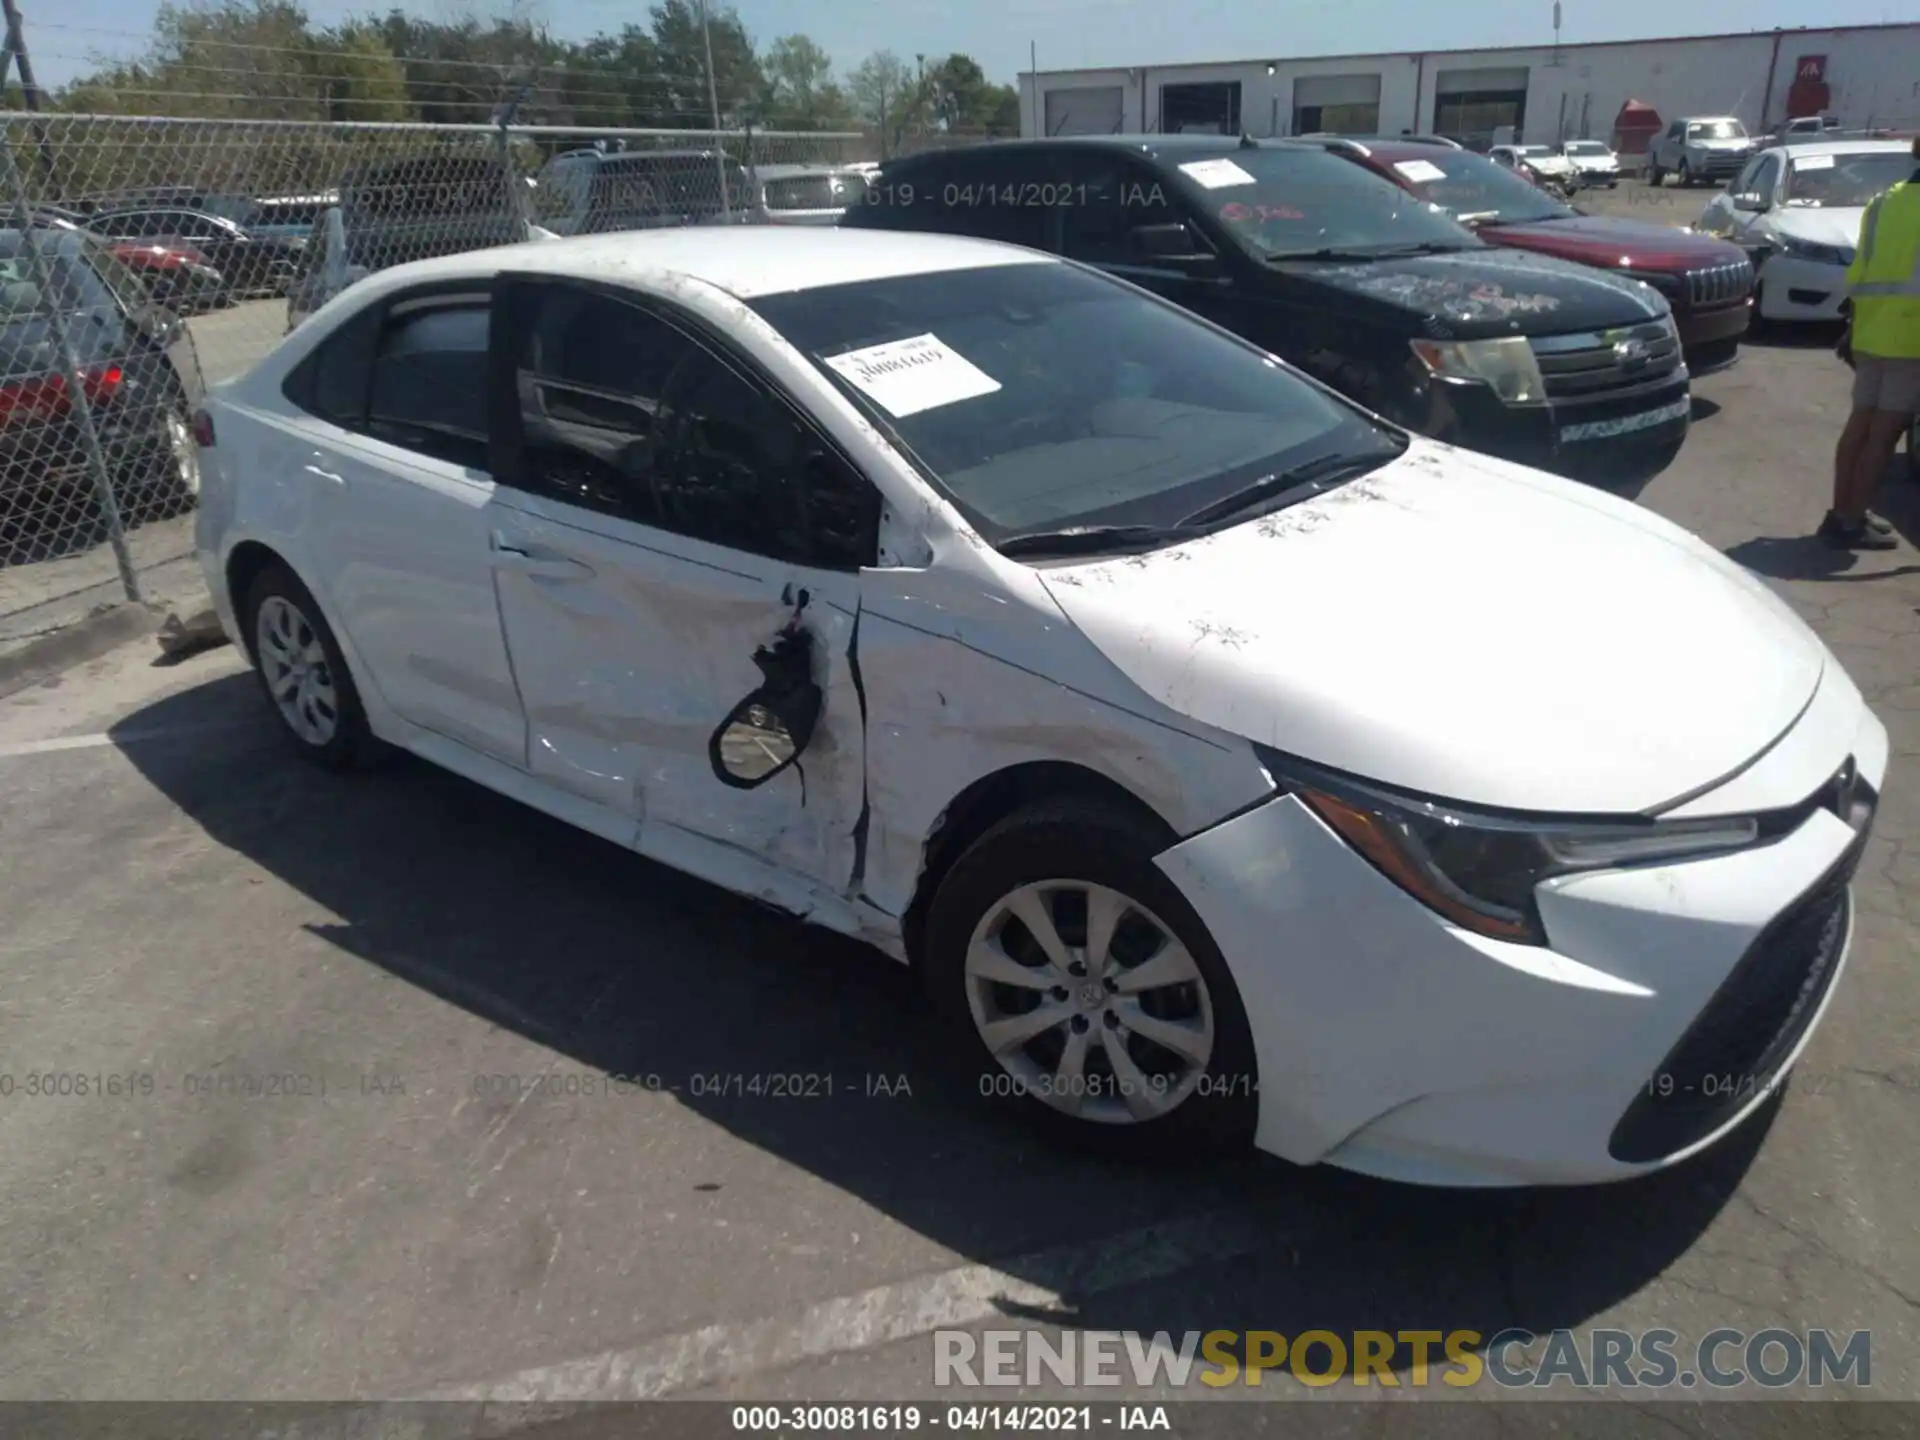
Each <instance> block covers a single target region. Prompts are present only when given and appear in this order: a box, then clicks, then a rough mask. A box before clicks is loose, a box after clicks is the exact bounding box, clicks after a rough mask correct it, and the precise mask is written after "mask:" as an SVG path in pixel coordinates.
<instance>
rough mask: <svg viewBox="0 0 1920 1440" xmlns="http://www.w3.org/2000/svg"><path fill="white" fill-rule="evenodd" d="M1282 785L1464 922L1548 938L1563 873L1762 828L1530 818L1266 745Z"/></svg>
mask: <svg viewBox="0 0 1920 1440" xmlns="http://www.w3.org/2000/svg"><path fill="white" fill-rule="evenodd" d="M1261 759H1262V760H1263V761H1264V762H1265V764H1266V766H1267V769H1268V771H1269V773H1271V774H1272V775H1273V777H1274V780H1275V781H1276V783H1278V784H1279V785H1280V786H1281V787H1282V788H1283V789H1286V790H1288V791H1290V793H1292V794H1293V795H1294V797H1295V798H1297V799H1298V800H1299V801H1300V802H1301V803H1302V804H1304V805H1305V806H1306V807H1307V808H1308V809H1310V810H1311V811H1313V813H1314V814H1315V815H1317V816H1319V817H1320V819H1321V820H1323V821H1325V822H1326V825H1327V827H1328V828H1329V829H1330V830H1332V831H1333V832H1334V834H1336V835H1338V836H1339V837H1340V838H1341V839H1342V840H1344V841H1346V843H1347V844H1348V845H1350V846H1352V847H1353V848H1354V849H1355V850H1357V851H1358V852H1359V853H1360V854H1361V855H1362V856H1363V857H1364V858H1366V859H1367V860H1368V861H1370V862H1371V863H1372V864H1373V866H1374V868H1375V869H1377V870H1379V871H1380V872H1381V873H1382V874H1383V875H1385V876H1386V877H1387V878H1388V879H1389V880H1391V881H1393V882H1394V883H1395V884H1396V885H1398V886H1399V887H1400V888H1401V889H1403V890H1405V891H1406V892H1407V893H1408V894H1409V895H1411V896H1413V898H1414V899H1416V900H1418V901H1420V902H1421V903H1422V904H1423V905H1425V906H1427V907H1428V908H1429V909H1430V910H1433V911H1434V912H1436V913H1437V914H1439V915H1440V916H1441V917H1442V918H1443V919H1445V920H1448V921H1450V922H1452V923H1453V924H1455V925H1458V926H1459V927H1460V928H1461V929H1463V930H1471V931H1473V932H1474V933H1475V934H1479V935H1486V936H1490V937H1492V938H1493V939H1496V940H1509V941H1513V942H1516V943H1518V944H1522V945H1544V944H1546V943H1547V937H1546V933H1545V931H1544V930H1543V929H1542V928H1541V924H1540V917H1539V912H1538V910H1537V908H1536V906H1535V904H1534V891H1535V889H1536V888H1537V887H1538V886H1539V885H1540V884H1541V883H1542V882H1544V881H1547V880H1551V879H1553V878H1554V877H1555V876H1559V875H1573V874H1579V873H1580V872H1582V871H1589V870H1611V869H1615V868H1617V867H1619V866H1623V865H1644V864H1650V863H1653V862H1657V861H1669V860H1681V859H1692V858H1697V857H1700V856H1706V855H1716V854H1725V853H1726V852H1728V851H1730V850H1739V849H1742V848H1744V847H1746V846H1748V845H1752V844H1754V843H1755V842H1756V841H1758V840H1759V839H1760V838H1761V825H1760V821H1759V819H1758V818H1756V817H1754V816H1750V815H1740V816H1731V817H1727V818H1724V819H1710V820H1654V819H1648V820H1619V821H1577V820H1576V821H1560V820H1530V819H1525V818H1520V817H1514V816H1506V815H1487V814H1476V813H1474V812H1473V811H1470V810H1466V809H1463V808H1461V807H1458V806H1453V805H1446V804H1442V803H1439V802H1436V801H1431V800H1423V799H1420V798H1418V797H1416V796H1407V795H1397V794H1395V793H1393V792H1391V791H1388V790H1384V789H1380V788H1377V787H1375V786H1372V785H1367V784H1363V783H1360V782H1356V781H1352V780H1349V779H1346V778H1344V777H1336V776H1332V775H1329V774H1327V773H1325V772H1321V771H1318V770H1317V769H1316V768H1314V767H1303V766H1302V765H1301V764H1299V763H1298V762H1295V761H1291V760H1288V759H1285V758H1284V757H1281V756H1278V755H1274V754H1272V753H1271V752H1267V751H1265V750H1262V751H1261Z"/></svg>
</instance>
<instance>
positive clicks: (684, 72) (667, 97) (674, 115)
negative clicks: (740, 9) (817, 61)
mask: <svg viewBox="0 0 1920 1440" xmlns="http://www.w3.org/2000/svg"><path fill="white" fill-rule="evenodd" d="M652 15H653V45H654V52H655V69H656V71H657V72H658V81H659V89H658V103H657V104H656V105H655V106H654V107H653V118H652V120H651V122H650V123H652V124H655V125H662V126H675V127H680V128H684V129H690V130H704V129H707V128H708V127H710V126H711V125H712V124H713V120H712V115H713V108H712V107H713V99H715V98H717V99H718V102H719V107H720V123H721V124H722V125H729V124H732V123H734V122H737V121H738V120H740V119H741V118H742V117H743V116H746V115H748V114H750V113H751V112H752V110H753V109H754V108H755V107H756V106H757V105H758V103H759V101H760V99H761V97H762V96H763V95H764V94H765V93H766V78H765V77H764V76H763V75H762V74H761V72H760V57H759V55H758V54H757V53H756V52H755V50H754V48H753V37H752V36H750V35H749V34H748V33H747V29H746V27H745V26H744V25H742V24H741V23H740V17H739V15H738V14H737V13H735V12H734V11H733V10H731V9H724V10H716V9H713V8H711V7H709V8H708V11H707V31H708V34H709V35H711V37H712V41H713V88H712V92H711V93H710V92H709V90H708V85H707V46H706V37H704V36H703V35H702V34H701V29H700V14H699V11H698V10H696V9H695V8H694V6H692V5H691V4H689V3H688V0H665V3H664V4H661V5H656V6H654V8H653V11H652Z"/></svg>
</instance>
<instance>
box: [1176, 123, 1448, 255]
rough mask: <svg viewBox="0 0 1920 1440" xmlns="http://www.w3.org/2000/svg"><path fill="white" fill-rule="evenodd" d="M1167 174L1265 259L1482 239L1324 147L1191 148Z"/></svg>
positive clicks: (1436, 245) (1387, 250) (1388, 250)
mask: <svg viewBox="0 0 1920 1440" xmlns="http://www.w3.org/2000/svg"><path fill="white" fill-rule="evenodd" d="M1172 173H1173V175H1174V176H1175V177H1177V183H1178V184H1179V185H1180V186H1181V187H1182V188H1183V189H1184V190H1185V192H1186V195H1187V197H1188V198H1189V199H1190V200H1192V201H1193V202H1194V203H1195V204H1197V205H1199V206H1201V207H1202V208H1204V209H1205V210H1206V212H1207V213H1208V214H1210V215H1213V216H1215V217H1216V218H1218V220H1219V221H1220V223H1221V225H1223V226H1224V227H1225V228H1226V230H1227V232H1228V233H1229V234H1230V235H1231V236H1232V237H1233V238H1234V240H1235V241H1236V242H1238V243H1239V244H1240V245H1242V246H1244V247H1245V248H1246V249H1247V250H1249V251H1251V252H1252V253H1253V254H1255V255H1258V256H1262V257H1264V258H1267V259H1283V258H1286V257H1289V256H1305V255H1313V254H1315V253H1317V252H1320V251H1336V252H1340V253H1342V254H1345V253H1349V252H1363V253H1379V254H1386V253H1391V252H1393V251H1395V250H1406V249H1434V250H1465V249H1470V248H1473V247H1475V246H1477V245H1479V244H1480V242H1479V241H1478V240H1476V239H1475V238H1474V237H1473V235H1472V234H1471V233H1470V232H1469V231H1466V230H1463V229H1461V228H1460V227H1459V226H1458V225H1456V224H1455V223H1454V222H1453V221H1452V220H1449V219H1448V218H1447V217H1446V216H1445V215H1444V214H1442V213H1441V212H1440V211H1438V210H1436V209H1434V208H1432V207H1431V206H1429V205H1427V204H1425V203H1423V202H1422V201H1420V200H1419V199H1417V198H1416V197H1414V196H1412V195H1409V194H1408V193H1407V192H1406V191H1405V190H1402V189H1401V188H1400V187H1399V186H1398V185H1395V184H1392V183H1391V182H1390V181H1388V180H1386V179H1384V178H1382V177H1381V176H1379V175H1375V174H1373V173H1371V172H1370V171H1368V170H1366V169H1363V168H1362V167H1361V166H1358V165H1355V164H1352V163H1350V162H1349V161H1347V160H1345V159H1342V158H1341V157H1340V156H1338V155H1335V154H1332V153H1330V152H1328V151H1325V150H1319V149H1314V150H1278V149H1251V150H1231V151H1223V152H1221V153H1219V154H1215V155H1205V156H1201V155H1196V156H1195V158H1194V159H1192V160H1190V161H1186V162H1184V163H1180V164H1178V165H1177V166H1176V168H1175V169H1174V170H1173V171H1172Z"/></svg>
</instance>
